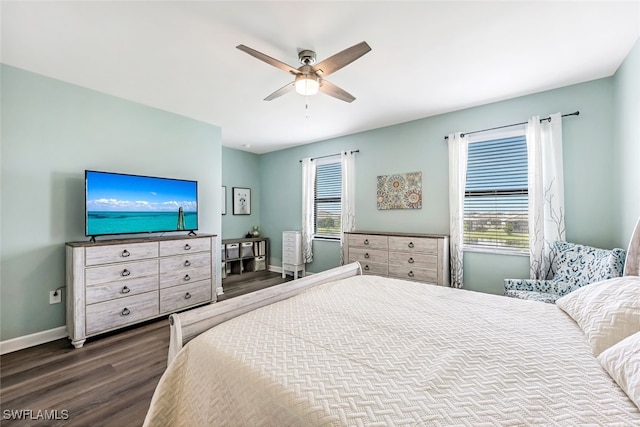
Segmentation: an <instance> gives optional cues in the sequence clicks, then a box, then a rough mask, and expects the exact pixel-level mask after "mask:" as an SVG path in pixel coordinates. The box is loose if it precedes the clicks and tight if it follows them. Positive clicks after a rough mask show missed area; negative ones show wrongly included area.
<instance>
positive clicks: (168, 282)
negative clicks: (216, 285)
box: [160, 267, 211, 289]
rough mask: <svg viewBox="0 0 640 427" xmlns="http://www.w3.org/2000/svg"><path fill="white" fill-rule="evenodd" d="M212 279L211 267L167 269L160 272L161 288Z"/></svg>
mask: <svg viewBox="0 0 640 427" xmlns="http://www.w3.org/2000/svg"><path fill="white" fill-rule="evenodd" d="M205 279H211V267H197V268H189V269H187V270H181V271H167V272H164V273H161V274H160V288H161V289H162V288H169V287H171V286H178V285H184V284H187V283H189V282H197V281H199V280H205Z"/></svg>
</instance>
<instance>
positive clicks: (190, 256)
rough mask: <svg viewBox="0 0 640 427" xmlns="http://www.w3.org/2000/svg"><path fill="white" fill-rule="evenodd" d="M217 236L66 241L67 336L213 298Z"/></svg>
mask: <svg viewBox="0 0 640 427" xmlns="http://www.w3.org/2000/svg"><path fill="white" fill-rule="evenodd" d="M215 244H216V236H213V235H199V236H193V237H192V236H175V237H174V236H172V237H157V238H146V239H127V240H108V241H99V242H71V243H67V245H66V251H67V334H68V335H69V338H70V339H71V342H72V344H73V345H74V346H75V347H76V348H79V347H82V345H83V344H84V342H85V340H86V338H87V337H90V336H93V335H98V334H101V333H104V332H108V331H111V330H115V329H118V328H121V327H123V326H128V325H132V324H135V323H138V322H142V321H145V320H149V319H152V318H154V317H159V316H161V315H166V314H169V313H172V312H175V311H177V310H182V309H185V308H188V307H192V306H195V305H199V304H203V303H209V302H215V298H216V297H215V295H216V293H215V265H216V264H215V250H214V248H215Z"/></svg>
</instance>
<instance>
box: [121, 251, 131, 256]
mask: <svg viewBox="0 0 640 427" xmlns="http://www.w3.org/2000/svg"><path fill="white" fill-rule="evenodd" d="M129 255H131V254H130V253H129V251H128V250H126V249H125V250H124V251H122V254H121V256H122V258H126V257H128V256H129Z"/></svg>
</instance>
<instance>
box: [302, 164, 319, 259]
mask: <svg viewBox="0 0 640 427" xmlns="http://www.w3.org/2000/svg"><path fill="white" fill-rule="evenodd" d="M315 185H316V165H315V163H314V162H313V160H311V158H310V157H307V158H304V159H302V260H303V261H304V262H305V263H309V262H312V261H313V219H314V218H313V197H314V193H315Z"/></svg>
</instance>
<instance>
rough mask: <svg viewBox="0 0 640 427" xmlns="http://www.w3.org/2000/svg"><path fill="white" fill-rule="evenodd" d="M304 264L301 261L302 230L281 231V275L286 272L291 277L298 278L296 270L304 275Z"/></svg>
mask: <svg viewBox="0 0 640 427" xmlns="http://www.w3.org/2000/svg"><path fill="white" fill-rule="evenodd" d="M304 269H305V266H304V262H303V261H302V232H300V231H283V232H282V277H285V276H286V275H287V272H291V273H292V274H293V278H294V279H297V278H298V272H301V277H304V274H305V271H304Z"/></svg>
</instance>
